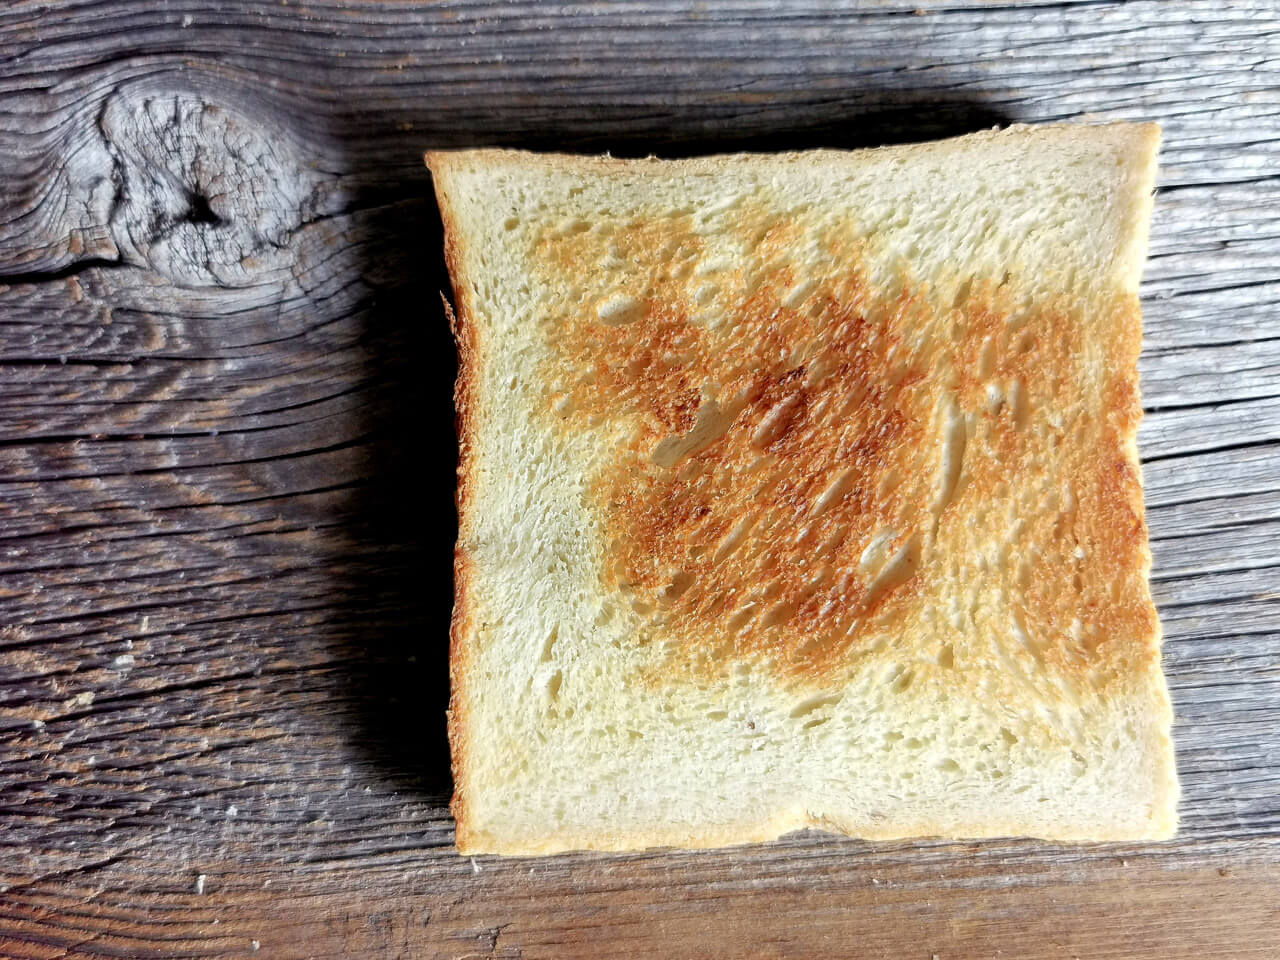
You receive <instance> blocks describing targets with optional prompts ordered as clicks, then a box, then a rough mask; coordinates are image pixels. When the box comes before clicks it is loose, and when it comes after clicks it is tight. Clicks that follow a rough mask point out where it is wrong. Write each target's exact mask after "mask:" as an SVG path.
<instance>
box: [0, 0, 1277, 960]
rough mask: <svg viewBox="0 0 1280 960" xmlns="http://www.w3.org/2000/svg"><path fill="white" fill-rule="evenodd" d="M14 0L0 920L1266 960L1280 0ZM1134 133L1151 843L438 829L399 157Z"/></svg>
mask: <svg viewBox="0 0 1280 960" xmlns="http://www.w3.org/2000/svg"><path fill="white" fill-rule="evenodd" d="M920 6H921V5H920V4H919V3H918V0H917V2H910V3H901V2H893V0H877V2H870V3H861V4H856V5H854V4H825V3H817V2H816V0H814V2H787V3H783V4H776V3H771V2H765V0H731V2H717V3H711V4H701V5H696V6H689V5H686V4H682V3H679V2H676V0H634V2H625V3H619V4H616V5H608V6H606V5H599V4H594V3H582V4H555V5H545V4H537V3H518V2H517V3H502V4H498V3H484V2H476V0H454V2H441V3H418V2H399V0H396V2H391V0H388V2H383V3H375V2H369V0H359V2H344V3H339V2H336V0H335V2H316V3H295V2H289V3H278V2H266V0H263V2H244V0H242V2H238V3H217V4H215V3H213V2H211V0H169V2H164V0H138V2H134V3H129V4H121V3H117V2H112V0H74V2H66V3H63V4H60V5H57V6H54V7H50V6H49V5H48V4H46V3H42V2H30V0H16V2H10V3H8V4H6V5H5V6H4V8H3V9H2V10H0V63H3V69H0V157H2V158H3V160H4V164H3V167H2V168H0V169H2V170H3V172H2V173H0V178H2V180H0V182H2V183H3V186H4V189H3V191H0V374H2V375H0V848H2V849H3V859H2V860H0V884H2V885H3V890H2V891H0V955H3V956H5V957H23V958H26V957H31V958H37V957H39V958H64V957H65V958H87V957H105V956H111V957H153V958H161V957H191V956H210V957H234V956H258V957H283V958H292V957H346V956H360V957H395V956H403V957H462V956H480V957H507V958H511V957H528V958H533V957H574V956H580V957H610V956H621V955H627V956H655V957H747V956H751V957H756V956H759V957H784V956H785V957H834V956H857V957H886V958H888V957H893V958H897V957H920V958H925V960H927V958H929V957H931V956H937V957H939V958H945V960H954V958H964V957H973V958H978V957H983V958H985V957H994V956H1008V957H1027V958H1039V957H1045V958H1049V957H1054V958H1059V957H1060V958H1066V957H1075V956H1078V957H1117V958H1118V957H1202V956H1214V957H1224V958H1225V957H1259V958H1261V957H1270V956H1272V955H1273V954H1274V946H1273V941H1274V931H1275V930H1276V929H1277V928H1278V926H1280V799H1277V798H1278V797H1280V655H1278V654H1277V650H1278V649H1280V590H1277V588H1276V575H1277V568H1280V547H1278V546H1277V544H1278V543H1280V346H1278V344H1280V330H1278V329H1277V327H1276V321H1275V315H1276V309H1277V302H1278V301H1280V175H1278V174H1277V169H1280V167H1278V166H1277V160H1280V97H1278V96H1277V94H1276V88H1277V79H1278V78H1277V71H1278V67H1277V64H1280V10H1278V9H1277V8H1276V6H1275V5H1274V4H1273V3H1269V2H1262V0H1259V2H1252V3H1251V2H1219V0H1202V2H1172V3H1158V2H1133V3H1122V2H1110V0H1078V2H1046V3H1024V4H1008V3H991V2H971V0H948V2H946V3H944V4H941V5H937V6H928V5H925V6H924V7H923V8H922V9H918V7H920ZM1063 118H1078V119H1104V118H1105V119H1153V120H1158V121H1160V122H1161V123H1163V124H1164V126H1165V145H1164V149H1163V153H1162V173H1161V180H1160V192H1159V194H1158V196H1157V202H1156V211H1155V221H1154V224H1153V231H1152V259H1151V261H1150V263H1149V266H1148V273H1147V281H1146V283H1145V286H1144V290H1143V292H1144V311H1145V317H1146V330H1147V340H1146V350H1145V352H1144V355H1143V360H1142V373H1143V388H1144V399H1145V403H1146V406H1147V409H1148V414H1147V419H1146V422H1145V424H1144V426H1143V430H1142V434H1141V449H1142V452H1143V455H1144V458H1145V460H1146V464H1145V478H1146V490H1147V501H1148V509H1149V511H1150V521H1151V530H1152V538H1153V548H1154V551H1155V556H1156V567H1155V572H1154V581H1155V590H1156V593H1157V598H1158V601H1159V603H1160V609H1161V615H1162V619H1163V622H1164V625H1165V632H1166V668H1167V670H1168V674H1169V679H1170V683H1171V686H1172V688H1173V693H1174V699H1175V710H1176V714H1177V729H1176V737H1177V742H1178V749H1179V767H1180V772H1181V775H1182V780H1183V786H1184V804H1183V809H1182V817H1183V829H1182V832H1181V834H1180V836H1179V839H1178V840H1176V841H1174V842H1172V843H1169V844H1161V845H1155V846H1149V847H1142V846H1115V845H1107V846H1097V847H1083V848H1064V847H1054V846H1047V845H1044V844H1039V843H1032V842H1027V841H1008V842H999V843H983V844H944V843H935V842H924V843H916V844H888V845H886V844H878V845H873V844H866V843H860V842H856V841H850V840H844V839H838V838H832V837H829V836H825V835H821V834H815V833H802V834H797V835H794V836H791V837H788V838H786V839H784V840H781V841H778V842H776V843H772V844H765V845H761V846H758V847H750V848H741V849H735V850H728V851H714V852H703V853H671V852H652V853H645V854H637V855H631V856H585V855H579V856H561V857H551V858H540V859H534V860H500V859H494V858H479V859H476V860H474V861H471V860H464V859H461V858H459V857H457V855H456V854H455V853H454V852H453V850H452V848H451V840H452V824H451V821H450V820H449V817H448V813H447V808H446V800H447V796H448V791H449V788H450V787H449V778H448V767H447V760H448V758H447V749H446V747H445V743H444V739H443V708H444V703H445V699H446V695H447V681H446V679H445V673H444V662H445V649H444V643H445V633H444V631H445V624H446V623H447V618H448V612H449V603H450V587H449V559H450V558H449V553H450V542H451V536H452V515H451V512H450V510H449V504H450V497H451V490H452V478H453V456H454V451H453V434H452V423H451V419H450V409H449V404H450V387H451V380H452V375H453V354H452V347H451V344H450V342H449V338H448V334H447V330H446V326H445V323H444V321H443V318H442V317H441V316H440V309H439V307H438V300H437V298H436V296H435V291H436V290H437V289H440V288H442V287H444V286H445V285H446V283H447V280H446V279H445V277H444V275H443V267H442V264H441V257H440V234H439V223H438V219H437V215H436V213H435V209H434V205H433V203H432V201H431V197H430V188H429V183H428V179H427V175H426V172H425V170H424V169H423V168H422V165H421V160H420V157H421V153H422V151H423V150H424V149H426V148H428V147H436V146H458V145H473V144H498V143H501V144H516V145H525V146H533V147H558V148H572V149H591V150H597V149H611V150H613V151H614V152H617V153H624V154H643V153H648V152H658V153H661V154H670V155H677V154H688V153H695V152H700V151H707V150H715V149H737V148H741V147H753V148H760V149H774V148H779V147H798V146H808V145H836V146H855V145H863V144H874V143H881V142H890V141H902V140H912V139H923V138H928V137H933V136H939V135H945V134H951V133H958V132H962V131H966V130H970V129H976V128H979V127H983V126H989V125H991V124H994V123H998V122H1008V121H1013V120H1026V121H1038V120H1053V119H1063Z"/></svg>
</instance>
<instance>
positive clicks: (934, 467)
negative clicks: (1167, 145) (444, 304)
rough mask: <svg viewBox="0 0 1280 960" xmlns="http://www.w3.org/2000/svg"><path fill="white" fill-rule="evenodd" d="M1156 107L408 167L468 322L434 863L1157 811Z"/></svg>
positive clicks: (1163, 739)
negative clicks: (967, 130)
mask: <svg viewBox="0 0 1280 960" xmlns="http://www.w3.org/2000/svg"><path fill="white" fill-rule="evenodd" d="M1158 140H1159V130H1158V128H1157V127H1155V126H1153V125H1139V124H1112V125H1104V126H1085V125H1053V126H1042V127H1026V126H1018V127H1013V128H1010V129H1007V130H1003V131H999V132H995V131H993V132H986V133H980V134H976V135H972V136H966V137H960V138H958V139H954V140H947V141H942V142H938V143H928V144H920V145H911V146H900V147H888V148H883V149H878V150H865V151H856V152H838V151H826V150H823V151H812V152H805V153H793V154H779V155H736V156H719V157H707V158H702V159H692V160H678V161H664V160H656V159H647V160H619V159H611V158H609V157H577V156H564V155H535V154H529V153H522V152H514V151H505V150H472V151H458V152H438V153H431V154H429V155H428V156H427V163H428V165H429V166H430V168H431V170H432V172H433V174H434V177H435V183H436V190H437V193H438V196H439V200H440V206H441V209H442V212H443V217H444V223H445V228H446V245H447V256H448V261H449V266H450V270H451V273H452V279H453V285H454V294H455V301H456V309H457V318H456V320H455V325H456V337H457V342H458V347H459V353H460V358H461V359H460V363H461V367H460V373H459V377H458V385H457V401H458V424H459V438H460V445H461V466H460V469H459V487H458V510H459V518H460V519H459V523H460V532H459V536H458V545H457V555H456V584H455V589H456V602H455V610H454V619H453V635H452V654H451V665H452V666H451V672H452V682H453V697H452V703H451V707H450V738H451V742H452V747H453V762H454V776H455V783H456V793H455V797H454V806H453V809H454V813H455V816H456V818H457V845H458V849H459V851H461V852H462V853H506V854H536V853H547V852H551V851H558V850H566V849H578V848H589V849H596V850H627V849H635V848H642V847H648V846H664V845H672V846H679V847H698V846H713V845H724V844H733V843H740V842H744V841H754V840H763V839H767V838H771V837H775V836H777V835H779V834H781V833H784V832H786V831H789V830H795V829H797V828H801V827H806V826H817V827H822V828H825V829H830V830H835V831H840V832H842V833H847V834H852V835H855V836H859V837H867V838H888V837H905V836H918V835H933V836H944V837H986V836H1000V835H1030V836H1035V837H1042V838H1049V839H1054V840H1067V841H1084V840H1120V839H1128V840H1132V839H1153V838H1161V837H1168V836H1170V835H1171V834H1172V833H1173V831H1174V829H1175V824H1176V814H1175V808H1176V802H1177V796H1178V785H1177V779H1176V775H1175V770H1174V760H1173V749H1172V744H1171V741H1170V724H1171V711H1170V705H1169V698H1168V694H1167V692H1166V688H1165V682H1164V677H1163V674H1162V672H1161V668H1160V626H1159V621H1158V620H1157V617H1156V611H1155V607H1154V605H1153V604H1152V600H1151V595H1150V590H1149V587H1148V572H1149V568H1150V563H1151V557H1150V551H1149V548H1148V544H1147V530H1146V522H1145V519H1144V514H1143V502H1142V486H1141V475H1140V472H1139V463H1138V458H1137V452H1136V446H1135V434H1136V430H1137V426H1138V421H1139V419H1140V417H1141V405H1140V403H1139V397H1138V378H1137V360H1138V353H1139V349H1140V346H1141V317H1140V312H1139V303H1138V280H1139V276H1140V273H1141V269H1142V264H1143V260H1144V258H1145V249H1146V242H1147V229H1148V227H1147V224H1148V219H1149V216H1150V208H1151V197H1152V190H1153V183H1154V175H1155V155H1156V150H1157V145H1158Z"/></svg>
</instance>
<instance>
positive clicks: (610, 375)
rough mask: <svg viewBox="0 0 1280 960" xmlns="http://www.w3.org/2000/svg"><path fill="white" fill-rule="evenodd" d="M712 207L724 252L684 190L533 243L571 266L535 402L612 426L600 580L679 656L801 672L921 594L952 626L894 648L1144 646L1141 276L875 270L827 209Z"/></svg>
mask: <svg viewBox="0 0 1280 960" xmlns="http://www.w3.org/2000/svg"><path fill="white" fill-rule="evenodd" d="M733 223H734V238H733V239H734V242H735V247H734V250H733V253H732V255H731V256H727V255H725V252H724V250H723V249H720V250H717V251H712V250H710V249H709V248H708V244H709V241H707V240H706V239H705V238H704V237H703V236H702V235H701V234H700V233H699V232H698V230H697V226H696V223H695V221H694V218H693V217H692V215H690V214H687V213H676V214H673V215H671V216H663V217H656V218H653V219H647V220H633V221H612V222H611V221H609V220H608V219H604V220H602V221H601V222H596V223H585V222H581V223H570V224H565V225H562V226H560V227H558V228H556V229H554V230H546V231H544V232H543V233H542V234H541V235H540V236H539V237H538V238H537V239H536V241H535V249H534V251H533V254H534V261H535V262H537V263H542V264H545V266H546V271H547V276H548V277H551V278H554V277H559V278H564V277H569V278H575V279H576V280H577V281H578V284H579V285H578V286H576V287H571V286H569V285H566V284H565V282H564V281H563V280H561V281H558V288H563V289H562V292H563V298H562V299H561V301H560V302H558V303H556V304H554V305H553V306H551V307H550V308H549V309H548V313H547V314H546V315H545V316H543V317H542V318H540V319H541V321H542V323H543V324H544V327H545V329H547V330H548V331H549V333H548V337H549V340H550V346H551V348H552V349H551V355H552V360H551V362H550V363H549V364H548V371H547V377H546V378H545V379H546V382H547V383H549V384H552V385H553V386H552V388H551V391H550V393H549V395H548V398H547V410H548V413H549V415H552V416H554V417H556V418H557V419H558V420H559V421H560V422H561V423H565V424H567V425H568V426H569V427H571V428H572V429H573V430H586V429H611V428H619V427H621V428H623V432H622V434H621V435H622V436H624V437H625V442H624V443H622V444H621V445H620V446H619V448H618V453H617V457H616V460H615V462H613V463H611V464H609V465H608V467H607V469H601V470H599V471H598V475H597V476H595V477H594V478H593V482H594V485H593V487H592V491H593V493H592V495H593V497H594V498H595V507H594V509H595V510H596V511H597V512H598V515H599V516H600V517H601V519H602V522H603V524H604V527H605V530H606V534H607V537H608V542H609V543H610V555H611V558H612V567H611V569H610V570H609V572H608V574H607V576H608V578H609V580H610V582H609V583H608V584H606V586H607V587H608V589H609V591H610V592H611V593H613V594H615V595H619V596H621V597H625V598H626V599H627V600H628V601H629V602H630V603H631V604H632V606H633V607H634V609H636V610H637V611H639V612H640V613H641V614H644V615H646V616H647V617H648V618H649V622H650V623H651V624H652V625H653V627H654V632H655V633H657V632H658V631H660V633H661V636H662V637H663V639H664V640H666V641H667V647H668V649H669V650H671V651H672V656H673V657H674V658H675V660H676V661H680V662H683V663H684V664H685V665H687V666H690V667H693V668H699V667H701V668H702V669H703V670H707V669H710V670H721V671H723V670H724V669H726V668H727V666H728V665H729V664H731V663H732V662H734V661H737V660H740V659H743V658H752V659H759V658H768V659H769V660H771V661H772V662H773V663H774V664H775V668H776V669H779V670H781V671H783V672H784V673H786V674H789V675H793V676H796V677H804V678H809V679H816V680H821V679H822V678H823V677H824V676H826V675H827V674H829V673H830V672H832V671H834V670H837V669H839V668H840V667H841V666H842V665H845V664H848V663H850V662H851V661H853V660H854V659H856V658H858V657H863V656H867V655H870V654H873V653H876V652H878V651H881V650H885V649H890V650H892V649H895V648H898V647H903V646H905V647H908V648H909V647H910V643H911V641H910V637H909V636H907V634H908V633H909V632H910V631H909V625H910V620H909V618H910V617H917V618H918V617H920V616H928V617H931V618H934V619H935V620H936V621H938V622H945V623H949V624H950V625H951V628H952V630H951V632H952V634H953V637H954V638H953V640H952V641H951V642H948V643H946V644H944V645H943V646H942V647H940V648H939V649H937V650H934V651H925V652H922V651H913V652H914V653H916V654H920V653H924V654H926V655H927V656H930V657H932V661H931V662H933V663H935V664H937V665H938V666H939V667H940V668H944V669H951V668H956V667H963V666H965V665H966V664H967V663H973V662H977V661H979V660H982V661H983V662H990V660H991V658H992V656H993V654H994V655H995V656H996V657H997V658H1000V659H1002V660H1005V661H1007V663H1006V666H1013V667H1014V668H1015V669H1014V670H1013V671H1012V673H1013V674H1014V675H1019V676H1037V675H1050V676H1051V677H1056V678H1058V679H1067V680H1068V681H1069V680H1070V679H1071V677H1072V676H1074V675H1076V674H1078V673H1080V672H1082V671H1089V672H1090V674H1091V680H1092V682H1094V683H1104V682H1106V681H1107V680H1108V679H1109V678H1112V677H1114V676H1117V675H1123V674H1124V673H1125V672H1126V670H1127V667H1126V665H1125V663H1124V661H1125V660H1126V658H1130V657H1139V656H1142V657H1146V656H1152V655H1154V654H1152V653H1151V647H1152V645H1151V644H1149V643H1148V642H1147V641H1148V638H1150V636H1151V635H1152V634H1153V631H1154V630H1155V628H1156V621H1155V613H1154V609H1153V608H1152V606H1151V603H1150V600H1149V599H1148V595H1147V591H1146V590H1145V588H1143V580H1142V578H1143V577H1145V563H1146V553H1145V551H1146V534H1145V527H1144V521H1143V519H1142V506H1141V505H1142V500H1141V490H1140V486H1139V482H1138V477H1137V474H1136V471H1135V469H1134V466H1133V465H1132V463H1131V462H1130V460H1129V458H1128V456H1127V453H1126V445H1127V444H1128V442H1129V440H1130V438H1131V436H1132V434H1133V431H1134V430H1135V429H1136V424H1137V419H1138V417H1139V415H1140V410H1139V408H1138V405H1137V400H1136V389H1135V387H1136V385H1135V383H1134V374H1133V372H1132V371H1133V368H1134V365H1135V360H1136V354H1137V350H1138V346H1139V333H1138V329H1139V327H1138V315H1137V304H1136V300H1135V299H1134V298H1132V297H1113V298H1109V299H1107V301H1106V303H1105V304H1104V306H1103V307H1102V308H1101V309H1098V308H1097V305H1096V304H1095V305H1094V309H1092V310H1080V309H1075V308H1070V307H1069V305H1067V304H1066V303H1065V302H1061V303H1038V304H1037V303H1032V304H1030V305H1029V306H1028V305H1027V304H1025V303H1017V302H1015V299H1014V297H1013V295H1012V294H1011V292H1010V290H1011V289H1012V287H1011V285H1010V284H1008V283H1003V284H1002V283H999V282H997V281H996V280H995V279H990V278H971V279H968V280H963V281H962V280H961V278H957V279H956V282H955V283H954V285H953V289H952V288H948V289H946V290H943V289H941V288H940V287H939V286H938V285H936V284H935V286H934V287H933V288H932V289H922V288H913V287H912V285H911V284H910V282H909V278H908V279H907V281H904V280H903V278H901V277H899V278H898V280H897V281H896V282H895V284H894V289H893V290H892V291H890V290H887V289H875V288H874V287H873V285H872V283H871V282H870V280H869V279H868V277H869V276H870V270H869V267H868V265H867V258H866V254H865V250H864V243H863V241H862V240H860V238H859V237H858V236H857V234H856V233H855V232H854V231H853V230H851V229H849V228H848V227H847V226H845V225H843V224H840V223H832V222H830V221H828V220H825V219H824V218H822V217H821V216H820V215H814V214H811V213H810V212H808V211H804V210H800V211H796V212H795V213H794V214H793V215H789V216H782V217H779V216H777V215H776V214H768V213H766V212H764V208H763V207H762V208H759V209H757V208H755V207H752V206H750V205H748V204H745V203H743V204H740V205H739V208H738V209H737V210H735V211H734V214H733ZM1099 339H1100V342H1097V341H1099ZM1091 346H1092V347H1093V348H1094V349H1096V350H1099V351H1101V352H1100V354H1099V356H1101V357H1105V362H1098V361H1096V360H1095V362H1093V363H1092V364H1089V363H1086V359H1085V351H1086V350H1087V349H1089V348H1090V347H1091ZM922 611H923V612H922ZM938 633H939V631H934V632H933V634H934V635H935V636H936V635H938ZM1010 638H1013V639H1012V640H1010ZM907 680H908V682H909V680H910V678H909V677H908V678H907ZM1059 686H1061V684H1059ZM1067 686H1068V688H1069V687H1070V686H1072V684H1070V683H1068V684H1067ZM993 692H994V691H993Z"/></svg>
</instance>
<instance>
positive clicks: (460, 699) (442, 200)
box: [424, 153, 480, 852]
mask: <svg viewBox="0 0 1280 960" xmlns="http://www.w3.org/2000/svg"><path fill="white" fill-rule="evenodd" d="M424 159H425V160H426V163H427V166H428V167H429V168H430V169H431V170H432V172H433V174H436V172H437V171H443V170H444V169H445V167H446V165H447V159H446V157H445V156H444V155H440V154H433V153H428V154H426V156H425V158H424ZM434 182H435V186H436V200H437V202H438V204H439V207H440V215H441V219H442V221H443V223H444V236H445V244H444V249H445V262H446V264H447V266H448V268H449V276H450V278H451V279H452V283H453V296H454V301H455V303H456V304H457V311H456V312H455V311H454V309H453V308H452V307H451V306H450V304H449V301H448V299H447V298H446V297H445V296H444V294H443V293H442V294H441V300H442V301H443V303H444V311H445V316H446V318H447V319H448V322H449V328H450V331H451V332H452V334H453V340H454V345H455V347H456V349H457V355H458V372H457V377H456V379H455V380H454V388H453V402H454V431H455V433H456V435H457V441H458V470H457V477H458V479H457V486H456V489H455V494H454V508H455V510H456V511H457V520H458V542H457V543H456V544H455V546H454V553H453V595H454V600H453V612H452V615H451V617H450V621H449V683H450V695H449V708H448V710H447V712H446V717H447V724H448V738H449V750H450V756H451V758H452V770H453V784H454V790H453V799H452V801H451V802H450V805H449V807H450V811H451V812H452V813H453V818H454V823H455V844H456V846H457V847H458V850H459V852H466V850H467V849H468V848H469V845H470V842H471V841H470V818H469V816H468V809H467V808H468V803H467V798H468V795H469V793H470V789H469V784H468V780H467V771H468V769H469V768H468V764H467V755H468V752H469V746H468V730H467V718H468V716H469V715H470V709H469V706H468V698H467V689H466V682H467V676H468V667H469V651H470V643H471V638H472V636H473V635H474V634H475V632H476V611H475V601H474V595H475V581H474V578H475V569H474V564H473V563H472V560H471V556H470V554H469V553H468V552H467V551H466V549H465V548H464V547H463V546H462V543H463V536H464V524H466V523H467V518H468V515H469V506H470V502H471V500H472V496H473V491H474V489H475V483H476V480H475V456H476V449H477V446H476V433H477V423H476V418H477V416H478V414H479V410H480V406H479V396H478V387H479V371H478V369H477V364H478V362H479V357H480V349H479V344H478V342H477V341H478V338H479V332H478V326H477V324H476V323H475V320H474V317H473V315H472V307H471V304H470V298H469V297H468V296H467V284H468V279H467V277H466V273H465V266H464V263H463V260H462V257H461V256H460V254H459V248H458V244H459V241H458V235H459V231H458V226H457V218H456V214H455V212H454V210H453V206H452V204H451V202H450V199H449V195H448V192H447V191H446V190H443V189H441V184H440V180H439V179H438V178H436V179H435V181H434Z"/></svg>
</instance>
